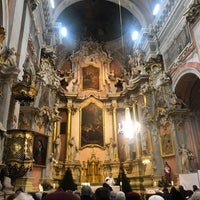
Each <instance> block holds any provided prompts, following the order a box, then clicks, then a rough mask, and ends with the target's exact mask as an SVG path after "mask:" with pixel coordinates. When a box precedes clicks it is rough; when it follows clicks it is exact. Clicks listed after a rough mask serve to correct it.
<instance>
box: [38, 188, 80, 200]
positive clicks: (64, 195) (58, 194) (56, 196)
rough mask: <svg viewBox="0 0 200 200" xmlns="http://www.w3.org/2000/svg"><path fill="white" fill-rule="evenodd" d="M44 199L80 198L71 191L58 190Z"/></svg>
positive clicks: (70, 199)
mask: <svg viewBox="0 0 200 200" xmlns="http://www.w3.org/2000/svg"><path fill="white" fill-rule="evenodd" d="M42 200H80V199H79V198H78V197H77V196H76V195H74V194H73V193H71V192H65V191H62V190H57V191H55V192H52V193H49V194H47V195H46V196H44V197H43V198H42Z"/></svg>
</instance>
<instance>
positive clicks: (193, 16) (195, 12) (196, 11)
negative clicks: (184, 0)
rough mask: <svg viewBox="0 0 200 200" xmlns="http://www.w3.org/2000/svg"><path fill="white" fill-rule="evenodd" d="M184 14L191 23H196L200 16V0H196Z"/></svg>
mask: <svg viewBox="0 0 200 200" xmlns="http://www.w3.org/2000/svg"><path fill="white" fill-rule="evenodd" d="M184 16H185V17H186V20H187V21H188V22H189V23H190V24H194V23H195V22H196V21H197V20H198V19H199V16H200V2H199V0H196V1H195V2H194V3H193V4H192V5H191V6H190V7H189V9H188V10H187V11H186V12H185V13H184Z"/></svg>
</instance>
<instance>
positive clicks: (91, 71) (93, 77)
mask: <svg viewBox="0 0 200 200" xmlns="http://www.w3.org/2000/svg"><path fill="white" fill-rule="evenodd" d="M82 72H83V89H95V90H99V68H96V67H93V66H91V65H90V66H88V67H84V68H83V71H82Z"/></svg>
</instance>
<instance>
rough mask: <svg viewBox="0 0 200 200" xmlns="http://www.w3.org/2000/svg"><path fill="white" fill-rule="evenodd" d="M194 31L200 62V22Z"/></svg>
mask: <svg viewBox="0 0 200 200" xmlns="http://www.w3.org/2000/svg"><path fill="white" fill-rule="evenodd" d="M193 31H194V38H195V41H196V48H197V52H198V56H199V60H200V20H199V22H198V23H197V24H196V26H195V27H194V29H193Z"/></svg>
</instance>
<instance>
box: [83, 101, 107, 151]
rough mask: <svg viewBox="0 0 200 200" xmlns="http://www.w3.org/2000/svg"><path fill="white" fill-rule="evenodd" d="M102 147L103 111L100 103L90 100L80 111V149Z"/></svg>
mask: <svg viewBox="0 0 200 200" xmlns="http://www.w3.org/2000/svg"><path fill="white" fill-rule="evenodd" d="M88 146H91V147H94V146H98V147H100V148H103V147H104V109H103V105H102V103H101V102H99V101H97V100H96V99H94V98H90V99H89V100H88V101H86V102H84V104H83V105H82V107H81V109H80V148H85V147H88Z"/></svg>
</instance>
